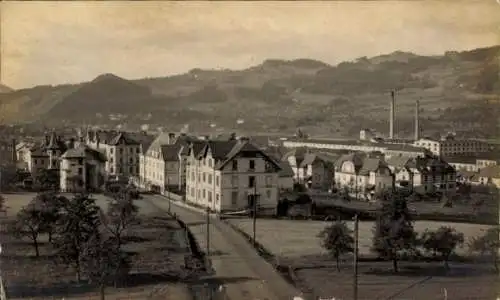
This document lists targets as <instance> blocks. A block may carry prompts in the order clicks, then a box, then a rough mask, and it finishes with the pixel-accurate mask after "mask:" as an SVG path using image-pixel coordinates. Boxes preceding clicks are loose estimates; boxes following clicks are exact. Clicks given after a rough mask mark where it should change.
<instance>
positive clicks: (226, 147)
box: [199, 140, 238, 160]
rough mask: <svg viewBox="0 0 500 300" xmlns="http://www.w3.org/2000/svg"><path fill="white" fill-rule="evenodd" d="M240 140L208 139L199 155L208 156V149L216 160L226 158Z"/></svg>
mask: <svg viewBox="0 0 500 300" xmlns="http://www.w3.org/2000/svg"><path fill="white" fill-rule="evenodd" d="M237 143H238V141H235V140H232V141H207V142H206V144H205V146H204V148H203V150H202V151H201V152H200V154H199V156H200V157H201V156H203V157H204V156H206V155H207V153H208V151H209V150H210V153H211V154H212V157H213V158H214V159H215V160H224V159H225V158H226V157H227V156H228V155H229V152H231V150H233V148H234V146H235V145H236V144H237Z"/></svg>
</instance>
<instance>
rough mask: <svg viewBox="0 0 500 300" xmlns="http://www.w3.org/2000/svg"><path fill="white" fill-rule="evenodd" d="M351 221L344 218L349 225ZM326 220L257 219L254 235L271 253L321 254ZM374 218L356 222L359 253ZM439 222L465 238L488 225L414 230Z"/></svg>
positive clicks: (244, 225) (366, 247) (242, 224)
mask: <svg viewBox="0 0 500 300" xmlns="http://www.w3.org/2000/svg"><path fill="white" fill-rule="evenodd" d="M228 222H230V223H231V224H233V225H235V226H237V227H238V228H239V229H241V230H243V231H244V232H246V233H248V234H250V235H252V232H253V227H252V220H251V219H243V218H242V219H228ZM352 223H353V222H348V225H349V226H350V228H351V229H352V228H353V224H352ZM328 224H329V223H328V222H323V221H309V220H306V221H302V220H271V219H258V220H257V230H256V237H257V240H258V241H259V242H260V243H261V244H262V245H263V246H264V247H265V248H266V249H267V250H268V251H270V252H271V253H273V254H274V255H278V256H281V257H301V256H305V255H318V254H324V253H325V252H324V250H323V249H322V248H321V245H320V240H319V239H318V238H317V237H316V236H317V234H318V233H319V232H320V231H321V230H322V229H323V228H325V226H327V225H328ZM373 226H374V222H372V221H362V222H359V249H360V250H359V251H360V254H361V255H367V254H370V247H371V243H372V236H373V234H372V230H373ZM440 226H452V227H454V228H456V230H458V231H460V232H462V233H464V235H465V238H466V240H467V239H469V238H470V237H474V236H478V235H482V233H483V232H484V231H485V230H487V229H488V228H490V226H488V225H477V224H466V223H444V222H432V221H416V222H415V230H416V231H417V232H423V231H424V230H425V229H427V228H428V229H430V230H434V229H437V228H439V227H440ZM466 251H468V249H467V248H462V249H459V250H458V252H462V253H464V252H466Z"/></svg>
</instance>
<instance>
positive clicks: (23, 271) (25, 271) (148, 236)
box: [1, 193, 191, 299]
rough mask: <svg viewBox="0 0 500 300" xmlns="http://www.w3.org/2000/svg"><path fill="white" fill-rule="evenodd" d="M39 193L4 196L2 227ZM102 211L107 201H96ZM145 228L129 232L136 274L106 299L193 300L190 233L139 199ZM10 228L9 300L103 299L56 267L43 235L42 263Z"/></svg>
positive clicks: (5, 259) (5, 262)
mask: <svg viewBox="0 0 500 300" xmlns="http://www.w3.org/2000/svg"><path fill="white" fill-rule="evenodd" d="M34 196H35V195H34V194H29V193H26V194H4V197H5V198H6V199H7V201H6V206H8V211H7V216H6V217H3V220H2V221H3V224H5V222H7V221H8V220H9V219H12V218H13V217H14V216H15V214H16V213H17V211H19V209H20V208H21V207H22V206H23V205H25V204H27V203H28V202H29V201H30V200H31V199H32V198H33V197H34ZM93 197H94V198H95V199H96V203H97V204H98V205H99V206H100V207H101V208H104V209H105V208H106V206H107V200H106V198H105V197H103V196H100V195H94V196H93ZM136 204H137V205H138V206H139V209H140V215H139V220H140V224H138V225H134V226H133V227H131V228H130V230H129V232H128V234H127V242H126V245H125V246H124V250H125V251H127V252H129V253H132V254H134V257H133V260H132V272H131V273H130V274H129V276H128V280H127V285H126V287H124V288H116V289H115V288H108V289H107V292H106V294H107V295H109V297H107V299H108V298H109V299H165V296H166V295H168V296H169V297H173V298H175V299H191V295H190V293H189V289H190V287H189V286H188V285H187V284H186V283H181V282H180V281H179V278H183V277H184V276H185V275H186V271H185V270H184V257H185V255H187V254H189V249H188V245H187V243H186V240H185V232H184V230H183V229H182V228H180V227H179V225H178V223H177V222H176V221H175V220H173V219H171V218H170V217H168V216H167V215H166V214H164V213H160V212H159V211H158V209H157V208H156V207H152V206H151V205H147V203H145V202H141V200H137V201H136ZM6 228H7V227H5V226H2V229H3V230H2V231H1V241H2V248H3V252H2V260H1V269H2V277H3V280H4V285H5V287H6V290H7V294H8V296H9V298H10V299H11V298H12V299H15V298H25V299H26V298H29V299H38V298H39V299H47V298H51V297H57V298H58V299H61V298H62V297H65V298H68V299H73V298H74V299H98V294H97V293H96V290H95V289H94V288H92V287H90V286H89V285H87V284H86V283H85V284H82V283H80V284H76V283H75V277H76V276H75V272H74V271H73V269H71V268H68V267H66V266H64V265H62V264H58V263H56V260H55V259H54V251H53V249H52V246H51V245H50V244H49V243H48V241H47V237H46V236H42V238H41V246H40V254H41V256H40V257H39V258H36V257H35V256H34V250H33V247H32V245H31V243H30V242H29V240H17V239H15V238H14V237H13V236H12V235H11V233H10V232H7V230H6Z"/></svg>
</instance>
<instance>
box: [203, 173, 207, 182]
mask: <svg viewBox="0 0 500 300" xmlns="http://www.w3.org/2000/svg"><path fill="white" fill-rule="evenodd" d="M206 179H207V178H206V176H205V173H203V182H206Z"/></svg>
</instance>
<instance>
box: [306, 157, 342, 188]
mask: <svg viewBox="0 0 500 300" xmlns="http://www.w3.org/2000/svg"><path fill="white" fill-rule="evenodd" d="M336 159H337V157H335V156H333V155H327V154H323V153H306V154H305V155H304V159H303V160H302V161H301V162H300V165H299V170H300V169H301V170H302V172H301V175H302V179H303V180H304V182H305V183H306V185H307V187H308V188H310V189H315V190H328V189H330V188H331V187H332V185H333V179H334V163H335V161H336Z"/></svg>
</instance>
